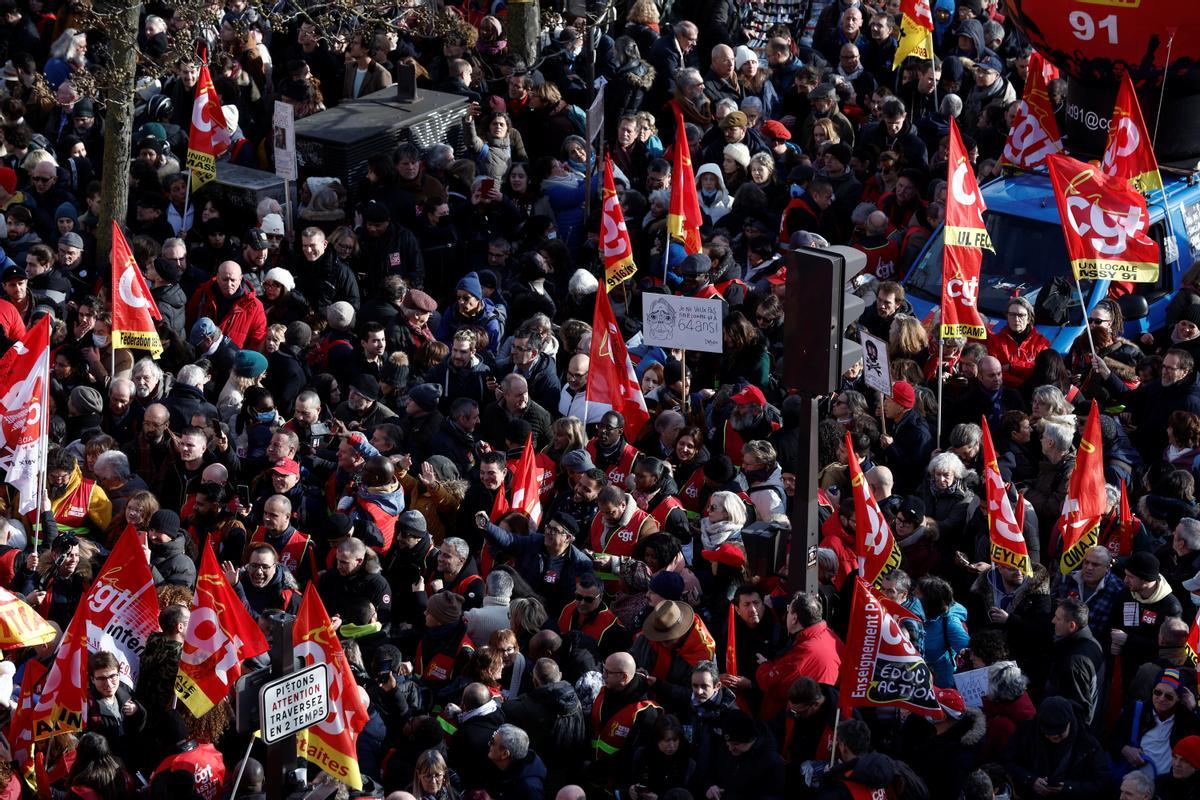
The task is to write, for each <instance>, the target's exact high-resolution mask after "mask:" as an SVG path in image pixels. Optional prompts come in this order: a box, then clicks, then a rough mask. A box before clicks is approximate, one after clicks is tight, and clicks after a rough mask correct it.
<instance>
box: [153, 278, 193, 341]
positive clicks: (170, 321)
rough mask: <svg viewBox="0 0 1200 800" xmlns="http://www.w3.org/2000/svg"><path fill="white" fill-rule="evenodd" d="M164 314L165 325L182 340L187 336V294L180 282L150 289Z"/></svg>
mask: <svg viewBox="0 0 1200 800" xmlns="http://www.w3.org/2000/svg"><path fill="white" fill-rule="evenodd" d="M150 296H151V297H153V298H154V302H155V304H156V305H157V306H158V312H159V313H160V314H162V324H163V325H165V326H166V327H167V328H168V329H169V330H170V331H171V332H172V333H174V334H175V336H176V338H178V339H179V340H180V341H182V340H183V339H185V338H187V318H186V309H187V295H186V294H184V291H183V287H181V286H180V285H179V284H178V283H168V284H167V285H166V286H156V287H154V288H153V289H151V290H150Z"/></svg>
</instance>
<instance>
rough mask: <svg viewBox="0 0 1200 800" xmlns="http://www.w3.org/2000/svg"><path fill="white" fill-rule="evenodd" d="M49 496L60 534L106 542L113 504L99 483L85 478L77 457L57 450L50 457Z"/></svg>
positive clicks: (47, 460) (47, 471) (48, 473)
mask: <svg viewBox="0 0 1200 800" xmlns="http://www.w3.org/2000/svg"><path fill="white" fill-rule="evenodd" d="M46 493H47V494H48V495H49V496H50V510H51V511H52V512H53V514H54V521H55V522H56V523H58V530H59V532H60V533H67V532H70V533H74V534H75V535H76V536H88V537H90V538H93V539H95V540H96V541H104V535H105V534H106V533H107V532H108V527H109V525H111V524H112V503H111V502H110V501H109V499H108V495H107V494H105V493H104V489H103V488H101V486H100V484H99V483H97V482H96V481H94V480H92V479H90V478H85V477H83V472H81V471H80V469H79V462H78V461H77V460H76V458H75V456H73V455H71V453H69V452H68V451H66V450H64V449H62V448H55V449H53V450H51V451H50V453H49V455H48V456H47V457H46Z"/></svg>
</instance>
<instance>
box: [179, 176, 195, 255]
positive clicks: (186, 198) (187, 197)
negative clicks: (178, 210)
mask: <svg viewBox="0 0 1200 800" xmlns="http://www.w3.org/2000/svg"><path fill="white" fill-rule="evenodd" d="M191 204H192V171H191V170H190V169H189V170H188V171H187V191H186V192H185V193H184V195H183V215H182V216H181V217H180V218H179V238H181V239H182V238H183V237H184V236H185V235H186V234H187V232H188V228H187V215H188V207H189V206H190V205H191Z"/></svg>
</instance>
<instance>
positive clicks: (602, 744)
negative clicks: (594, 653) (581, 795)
mask: <svg viewBox="0 0 1200 800" xmlns="http://www.w3.org/2000/svg"><path fill="white" fill-rule="evenodd" d="M649 695H650V686H649V684H647V683H646V679H645V678H644V677H643V676H642V675H641V674H639V673H638V671H637V663H636V662H635V661H634V660H633V656H632V655H630V654H629V653H613V654H612V655H611V656H609V657H608V658H606V659H605V660H604V688H603V689H601V690H600V694H598V695H596V701H595V703H594V705H593V708H592V719H593V720H595V721H597V722H598V724H597V725H596V727H595V729H594V733H595V736H596V738H595V740H594V742H595V750H594V752H593V754H592V755H593V758H594V759H595V763H594V765H593V766H595V767H597V768H598V769H600V770H602V771H604V770H608V769H611V768H612V765H614V764H616V763H619V762H617V761H616V759H617V758H619V757H620V754H621V753H629V752H632V750H626V748H637V747H638V746H639V744H642V743H646V742H649V741H650V736H651V735H652V729H653V727H654V723H655V722H656V721H657V720H658V715H659V713H660V712H661V711H662V709H661V708H659V706H658V705H656V704H655V703H654V702H653V701H652V700H650V697H649Z"/></svg>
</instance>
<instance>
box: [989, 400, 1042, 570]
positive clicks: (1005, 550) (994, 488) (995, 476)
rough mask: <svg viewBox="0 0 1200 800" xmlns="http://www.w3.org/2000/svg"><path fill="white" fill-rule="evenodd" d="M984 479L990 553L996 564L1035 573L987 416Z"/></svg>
mask: <svg viewBox="0 0 1200 800" xmlns="http://www.w3.org/2000/svg"><path fill="white" fill-rule="evenodd" d="M983 482H984V487H985V489H986V491H987V517H988V540H989V542H990V547H989V548H988V552H989V554H990V556H991V559H992V563H993V564H999V565H1002V566H1006V567H1015V568H1016V569H1019V570H1021V572H1023V573H1024V574H1026V575H1032V574H1033V567H1032V566H1031V565H1030V563H1029V548H1028V547H1027V546H1026V544H1025V534H1024V532H1023V530H1022V529H1023V527H1024V526H1023V525H1022V520H1019V519H1018V518H1017V515H1016V514H1015V513H1013V507H1012V503H1011V502H1009V499H1008V491H1007V490H1006V488H1005V486H1004V477H1003V476H1001V474H1000V464H999V462H997V460H996V447H995V445H993V444H992V431H991V429H990V428H988V421H987V417H984V418H983ZM1022 516H1023V515H1022Z"/></svg>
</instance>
